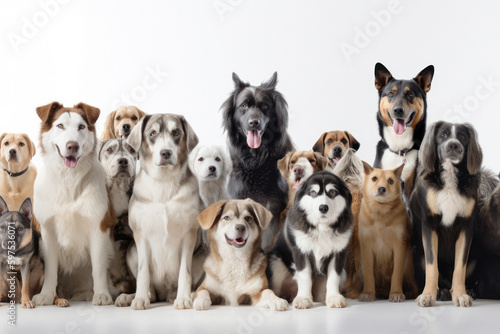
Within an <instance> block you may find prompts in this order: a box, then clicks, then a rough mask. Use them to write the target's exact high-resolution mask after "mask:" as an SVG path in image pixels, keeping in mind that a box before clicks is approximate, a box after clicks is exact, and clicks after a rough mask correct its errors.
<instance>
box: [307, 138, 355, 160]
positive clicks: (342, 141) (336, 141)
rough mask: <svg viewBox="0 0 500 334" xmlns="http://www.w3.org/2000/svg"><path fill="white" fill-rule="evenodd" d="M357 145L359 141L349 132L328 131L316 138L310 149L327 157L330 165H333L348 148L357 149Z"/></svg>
mask: <svg viewBox="0 0 500 334" xmlns="http://www.w3.org/2000/svg"><path fill="white" fill-rule="evenodd" d="M359 147H360V143H359V142H358V141H357V140H356V138H354V136H353V135H352V134H350V133H349V132H347V131H329V132H325V133H323V134H322V135H321V136H320V137H319V138H318V140H317V141H316V143H315V144H314V146H313V148H312V149H313V151H314V152H318V153H320V154H321V155H323V156H324V157H325V158H327V159H328V161H329V163H330V165H331V166H332V167H335V166H336V165H337V163H338V162H339V160H340V159H342V157H343V156H344V154H345V153H346V152H347V150H348V149H350V148H352V149H354V150H356V151H357V150H358V149H359Z"/></svg>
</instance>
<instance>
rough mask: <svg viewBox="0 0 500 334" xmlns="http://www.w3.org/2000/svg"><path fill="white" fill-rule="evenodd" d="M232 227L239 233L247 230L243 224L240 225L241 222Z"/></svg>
mask: <svg viewBox="0 0 500 334" xmlns="http://www.w3.org/2000/svg"><path fill="white" fill-rule="evenodd" d="M234 229H235V230H236V232H240V233H245V231H246V230H247V228H246V227H245V225H241V224H238V225H235V226H234Z"/></svg>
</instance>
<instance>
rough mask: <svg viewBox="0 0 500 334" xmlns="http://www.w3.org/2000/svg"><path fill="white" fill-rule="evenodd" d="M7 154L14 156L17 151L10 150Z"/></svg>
mask: <svg viewBox="0 0 500 334" xmlns="http://www.w3.org/2000/svg"><path fill="white" fill-rule="evenodd" d="M9 153H10V155H16V153H17V151H16V150H14V149H12V150H10V151H9Z"/></svg>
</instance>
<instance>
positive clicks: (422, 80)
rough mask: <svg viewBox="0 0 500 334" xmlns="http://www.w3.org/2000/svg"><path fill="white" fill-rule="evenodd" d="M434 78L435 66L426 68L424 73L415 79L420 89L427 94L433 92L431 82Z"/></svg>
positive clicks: (421, 72)
mask: <svg viewBox="0 0 500 334" xmlns="http://www.w3.org/2000/svg"><path fill="white" fill-rule="evenodd" d="M433 77H434V66H433V65H429V66H427V67H426V68H424V69H423V70H422V71H420V73H419V74H417V76H416V77H415V78H414V79H413V80H415V81H416V82H417V83H418V85H419V86H420V88H422V90H423V91H424V92H426V93H428V92H429V91H430V90H431V82H432V78H433Z"/></svg>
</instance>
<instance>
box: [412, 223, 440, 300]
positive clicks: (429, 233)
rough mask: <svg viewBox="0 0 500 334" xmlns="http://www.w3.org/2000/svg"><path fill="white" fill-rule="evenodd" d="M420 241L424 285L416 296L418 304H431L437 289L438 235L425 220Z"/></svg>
mask: <svg viewBox="0 0 500 334" xmlns="http://www.w3.org/2000/svg"><path fill="white" fill-rule="evenodd" d="M422 242H423V244H424V254H425V287H424V291H423V292H422V294H421V295H420V296H418V297H417V304H418V306H424V307H428V306H433V305H434V304H436V296H437V289H438V280H439V270H438V257H437V252H438V235H437V232H436V231H433V230H431V229H430V228H429V227H428V226H427V224H426V222H423V224H422Z"/></svg>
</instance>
